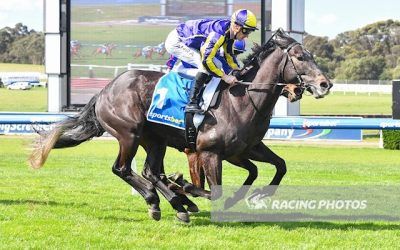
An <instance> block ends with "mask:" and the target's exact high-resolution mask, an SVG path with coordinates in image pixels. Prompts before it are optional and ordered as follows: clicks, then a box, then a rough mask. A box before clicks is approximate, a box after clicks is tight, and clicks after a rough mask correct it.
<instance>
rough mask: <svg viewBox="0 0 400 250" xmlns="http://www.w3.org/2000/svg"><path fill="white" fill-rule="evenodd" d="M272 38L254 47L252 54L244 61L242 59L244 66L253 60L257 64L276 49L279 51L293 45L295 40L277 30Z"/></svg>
mask: <svg viewBox="0 0 400 250" xmlns="http://www.w3.org/2000/svg"><path fill="white" fill-rule="evenodd" d="M273 38H274V39H271V40H269V41H268V42H267V43H265V44H263V45H262V46H259V45H256V46H255V47H254V48H252V50H253V53H250V54H249V55H248V56H247V57H246V58H245V59H243V63H244V65H246V64H248V63H250V62H251V61H252V60H253V59H254V58H257V59H258V61H259V62H261V61H263V60H264V59H265V58H267V57H268V56H269V55H270V54H271V53H272V52H273V51H274V50H275V49H276V48H277V47H280V48H281V49H284V48H287V47H288V46H289V45H290V44H292V43H295V42H296V40H295V39H294V38H292V37H290V36H289V35H288V34H287V33H286V32H283V31H281V30H278V31H277V32H275V33H274V34H273Z"/></svg>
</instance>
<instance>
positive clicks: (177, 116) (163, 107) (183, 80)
mask: <svg viewBox="0 0 400 250" xmlns="http://www.w3.org/2000/svg"><path fill="white" fill-rule="evenodd" d="M220 80H221V79H220V78H216V77H214V78H212V79H211V81H210V82H209V83H208V84H207V85H206V88H205V89H204V91H203V100H202V103H200V106H201V107H202V109H203V110H207V109H208V108H209V106H210V103H211V100H212V98H213V95H214V93H215V90H216V89H217V87H218V85H219V82H220ZM193 84H194V79H191V78H187V77H184V76H182V75H181V74H179V73H178V72H174V71H170V72H169V73H167V74H165V75H164V76H163V77H161V78H160V80H159V82H158V83H157V85H156V87H155V89H154V93H153V97H152V100H151V104H150V108H149V111H148V113H147V116H146V118H147V120H148V121H150V122H155V123H160V124H164V125H167V126H172V127H175V128H178V129H183V130H184V129H185V106H186V104H187V103H188V102H189V92H190V88H191V87H192V85H193ZM203 119H204V115H203V114H196V115H195V116H194V119H193V121H194V124H195V126H196V128H197V127H198V126H199V125H200V124H201V122H202V121H203Z"/></svg>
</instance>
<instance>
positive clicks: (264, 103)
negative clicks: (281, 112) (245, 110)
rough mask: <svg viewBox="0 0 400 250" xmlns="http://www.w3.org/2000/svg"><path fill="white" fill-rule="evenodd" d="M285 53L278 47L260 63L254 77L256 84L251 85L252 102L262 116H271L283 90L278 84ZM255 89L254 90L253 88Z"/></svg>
mask: <svg viewBox="0 0 400 250" xmlns="http://www.w3.org/2000/svg"><path fill="white" fill-rule="evenodd" d="M282 57H283V54H282V52H281V50H279V49H276V50H275V51H274V52H273V53H272V54H271V55H269V56H268V57H267V58H266V59H265V60H264V61H263V62H262V64H261V65H260V69H259V70H258V71H257V74H256V76H255V77H254V80H253V83H255V85H254V86H251V85H250V86H249V95H250V97H249V98H251V100H252V103H254V105H255V106H256V108H257V110H258V111H257V112H258V113H259V115H261V116H269V115H270V114H271V113H272V110H273V109H274V107H275V104H276V102H277V101H278V98H279V96H280V94H281V91H282V86H279V85H277V83H278V81H279V79H280V73H279V72H280V69H279V65H280V63H281V61H282ZM252 89H253V90H252Z"/></svg>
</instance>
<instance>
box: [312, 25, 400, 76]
mask: <svg viewBox="0 0 400 250" xmlns="http://www.w3.org/2000/svg"><path fill="white" fill-rule="evenodd" d="M327 28H329V27H327ZM304 45H305V47H306V48H307V49H309V50H310V51H311V52H312V53H313V54H314V57H315V59H316V61H317V63H318V65H319V66H320V67H321V68H322V69H323V70H324V72H327V74H328V76H329V77H330V78H332V79H349V80H368V79H370V80H378V79H380V80H391V79H399V78H400V22H399V21H393V20H387V21H380V22H376V23H373V24H369V25H367V26H365V27H362V28H360V29H357V30H354V31H347V32H344V33H340V34H339V35H337V36H336V37H335V39H332V40H329V39H328V37H318V36H312V35H310V34H307V35H306V36H305V37H304Z"/></svg>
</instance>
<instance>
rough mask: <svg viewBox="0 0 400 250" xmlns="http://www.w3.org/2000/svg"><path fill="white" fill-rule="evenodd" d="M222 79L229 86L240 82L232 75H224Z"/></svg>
mask: <svg viewBox="0 0 400 250" xmlns="http://www.w3.org/2000/svg"><path fill="white" fill-rule="evenodd" d="M221 79H222V80H223V81H224V82H226V83H227V84H229V85H232V84H234V83H235V82H237V81H238V80H237V79H236V77H235V76H232V75H223V76H222V77H221Z"/></svg>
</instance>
